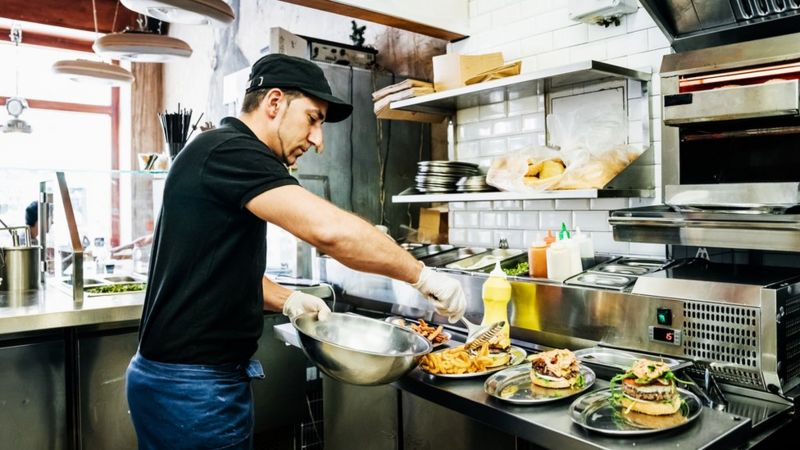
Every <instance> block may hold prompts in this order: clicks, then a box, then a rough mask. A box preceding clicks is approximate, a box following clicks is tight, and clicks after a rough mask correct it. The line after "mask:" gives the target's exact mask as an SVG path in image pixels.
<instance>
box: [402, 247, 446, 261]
mask: <svg viewBox="0 0 800 450" xmlns="http://www.w3.org/2000/svg"><path fill="white" fill-rule="evenodd" d="M454 248H455V247H454V246H452V245H426V246H423V247H419V248H415V249H413V250H410V251H409V253H411V256H413V257H414V258H417V259H422V258H427V257H429V256H433V255H438V254H439V253H443V252H448V251H450V250H453V249H454Z"/></svg>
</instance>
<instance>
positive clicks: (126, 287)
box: [86, 283, 147, 294]
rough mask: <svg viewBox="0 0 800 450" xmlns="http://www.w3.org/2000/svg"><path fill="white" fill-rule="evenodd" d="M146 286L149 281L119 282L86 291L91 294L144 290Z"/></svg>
mask: <svg viewBox="0 0 800 450" xmlns="http://www.w3.org/2000/svg"><path fill="white" fill-rule="evenodd" d="M146 286H147V283H119V284H109V285H107V286H94V287H90V288H86V292H87V293H89V294H119V293H123V292H137V291H143V290H144V289H145V287H146Z"/></svg>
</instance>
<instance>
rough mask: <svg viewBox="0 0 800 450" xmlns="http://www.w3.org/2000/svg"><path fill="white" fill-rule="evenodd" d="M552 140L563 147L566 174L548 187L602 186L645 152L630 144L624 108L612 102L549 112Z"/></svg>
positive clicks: (548, 118)
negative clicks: (612, 104)
mask: <svg viewBox="0 0 800 450" xmlns="http://www.w3.org/2000/svg"><path fill="white" fill-rule="evenodd" d="M547 127H548V130H549V132H550V142H551V143H552V144H553V145H555V146H558V147H559V148H560V150H561V155H562V158H563V161H564V162H565V165H566V170H565V172H564V174H563V175H562V176H561V177H560V178H559V179H558V181H557V182H556V183H553V184H552V185H551V186H550V187H549V189H592V188H595V189H600V188H603V187H605V186H606V185H607V184H608V183H609V182H610V181H611V180H612V179H613V178H614V177H615V176H617V175H618V174H619V173H620V172H622V171H623V170H625V168H626V167H628V165H630V164H631V163H632V162H633V161H635V160H636V159H637V158H638V157H639V156H640V155H641V154H642V153H643V152H644V148H643V147H642V146H634V145H629V144H627V143H626V142H627V140H628V124H627V120H626V116H625V113H624V110H622V109H618V108H615V107H613V106H611V105H605V106H597V105H596V104H590V105H588V106H583V107H578V108H576V109H574V110H571V111H569V112H568V113H562V114H549V115H548V116H547Z"/></svg>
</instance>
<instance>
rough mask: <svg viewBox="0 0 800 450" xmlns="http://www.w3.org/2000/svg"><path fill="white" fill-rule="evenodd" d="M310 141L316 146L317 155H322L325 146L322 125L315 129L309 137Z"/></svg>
mask: <svg viewBox="0 0 800 450" xmlns="http://www.w3.org/2000/svg"><path fill="white" fill-rule="evenodd" d="M308 141H309V142H311V145H313V146H314V148H315V149H316V151H317V153H322V150H323V149H324V146H325V144H324V143H323V136H322V125H319V126H316V127H313V128H312V129H311V133H309V135H308Z"/></svg>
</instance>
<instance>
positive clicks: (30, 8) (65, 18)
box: [0, 0, 138, 42]
mask: <svg viewBox="0 0 800 450" xmlns="http://www.w3.org/2000/svg"><path fill="white" fill-rule="evenodd" d="M117 1H118V0H95V4H96V5H97V27H98V30H99V31H100V32H101V33H110V32H111V31H112V29H111V26H112V22H113V21H114V10H115V9H116V8H117ZM2 3H3V7H2V9H0V15H2V16H3V17H5V18H7V19H11V20H22V21H25V22H33V23H40V24H44V25H52V26H56V27H63V28H72V29H75V30H86V31H94V15H93V12H92V0H70V1H68V2H65V1H64V0H36V1H35V2H34V1H31V0H2ZM34 3H35V4H34ZM137 17H138V14H136V13H135V12H133V11H131V10H129V9H128V8H126V7H125V6H123V5H122V3H120V4H119V9H118V10H117V22H116V25H115V26H114V30H113V31H121V30H123V29H124V28H125V26H126V25H130V26H134V25H136V18H137ZM22 39H23V42H24V41H25V39H27V38H26V34H23V36H22Z"/></svg>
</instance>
